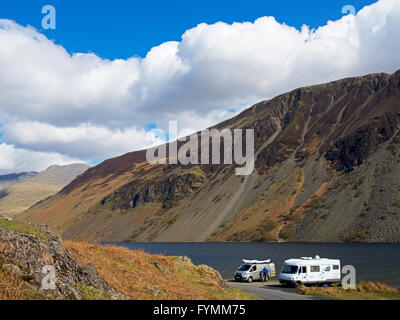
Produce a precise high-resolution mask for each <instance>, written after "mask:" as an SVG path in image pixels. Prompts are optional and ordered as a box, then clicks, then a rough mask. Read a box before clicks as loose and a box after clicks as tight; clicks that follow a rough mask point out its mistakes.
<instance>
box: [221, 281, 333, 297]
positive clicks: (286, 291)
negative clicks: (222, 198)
mask: <svg viewBox="0 0 400 320" xmlns="http://www.w3.org/2000/svg"><path fill="white" fill-rule="evenodd" d="M227 283H228V284H229V285H231V286H235V287H236V288H239V289H241V290H242V291H245V292H247V293H251V294H253V295H255V296H258V297H260V298H261V299H264V300H326V298H322V297H312V296H303V295H300V294H297V293H296V289H295V288H283V287H282V286H281V285H280V284H279V283H264V282H252V283H247V282H235V281H228V282H227Z"/></svg>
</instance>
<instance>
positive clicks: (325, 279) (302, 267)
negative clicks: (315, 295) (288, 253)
mask: <svg viewBox="0 0 400 320" xmlns="http://www.w3.org/2000/svg"><path fill="white" fill-rule="evenodd" d="M340 280H341V273H340V260H339V259H326V258H320V257H319V256H315V258H311V257H302V258H301V259H289V260H286V261H285V263H284V264H283V268H282V271H281V274H280V275H279V282H280V283H281V284H282V285H283V286H285V285H294V286H296V287H297V286H298V285H299V284H301V283H303V284H333V283H337V282H340Z"/></svg>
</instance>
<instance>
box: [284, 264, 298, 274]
mask: <svg viewBox="0 0 400 320" xmlns="http://www.w3.org/2000/svg"><path fill="white" fill-rule="evenodd" d="M298 269H299V267H297V266H291V265H288V264H285V265H284V266H283V269H282V273H292V274H293V273H297V270H298Z"/></svg>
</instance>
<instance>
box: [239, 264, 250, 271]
mask: <svg viewBox="0 0 400 320" xmlns="http://www.w3.org/2000/svg"><path fill="white" fill-rule="evenodd" d="M250 267H251V264H242V265H241V266H240V268H239V271H247V270H249V269H250Z"/></svg>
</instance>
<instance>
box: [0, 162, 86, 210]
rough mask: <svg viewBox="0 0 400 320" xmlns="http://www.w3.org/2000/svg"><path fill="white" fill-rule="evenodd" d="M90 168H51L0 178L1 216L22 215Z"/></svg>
mask: <svg viewBox="0 0 400 320" xmlns="http://www.w3.org/2000/svg"><path fill="white" fill-rule="evenodd" d="M88 168H89V166H88V165H86V164H81V163H78V164H71V165H66V166H57V165H55V166H51V167H49V168H48V169H47V170H45V171H42V172H40V173H37V172H24V173H16V174H8V175H4V176H0V189H1V190H0V215H3V216H11V215H15V214H17V213H20V212H22V211H24V210H26V209H28V208H29V207H31V206H32V205H34V204H35V203H36V202H38V201H41V200H43V199H46V198H47V197H49V196H51V195H53V194H55V193H57V192H58V191H60V190H61V189H62V188H63V187H64V186H65V185H67V184H68V183H70V182H71V181H72V180H74V179H75V178H76V177H77V176H78V175H80V174H82V173H83V172H85V171H86V170H87V169H88Z"/></svg>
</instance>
